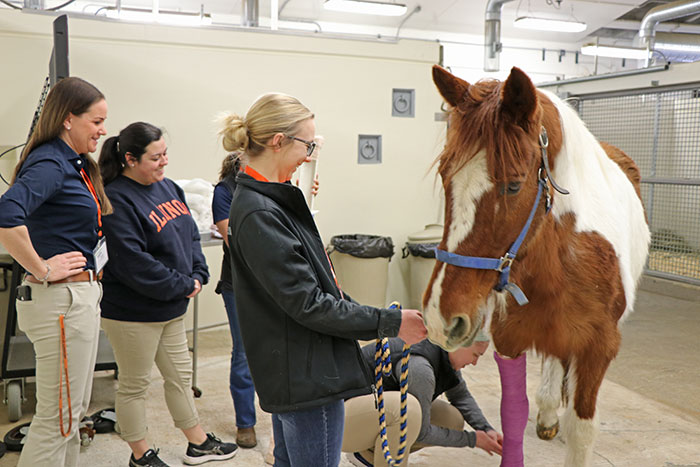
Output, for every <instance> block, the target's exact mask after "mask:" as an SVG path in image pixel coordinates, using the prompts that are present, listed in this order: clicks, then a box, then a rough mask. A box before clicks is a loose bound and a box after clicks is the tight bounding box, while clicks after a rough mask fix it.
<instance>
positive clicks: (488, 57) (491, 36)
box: [484, 0, 700, 71]
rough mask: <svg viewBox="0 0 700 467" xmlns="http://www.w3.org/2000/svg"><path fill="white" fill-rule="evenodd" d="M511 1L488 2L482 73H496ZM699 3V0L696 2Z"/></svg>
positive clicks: (493, 0) (492, 0)
mask: <svg viewBox="0 0 700 467" xmlns="http://www.w3.org/2000/svg"><path fill="white" fill-rule="evenodd" d="M512 1H513V0H489V3H488V4H487V5H486V17H485V21H484V71H498V70H499V68H500V66H501V64H500V56H501V49H502V48H503V44H501V7H503V4H504V3H508V2H512ZM698 1H700V0H698Z"/></svg>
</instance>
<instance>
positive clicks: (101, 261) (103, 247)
mask: <svg viewBox="0 0 700 467" xmlns="http://www.w3.org/2000/svg"><path fill="white" fill-rule="evenodd" d="M92 256H93V257H94V258H95V272H96V274H99V273H100V272H101V271H102V268H104V267H105V264H107V261H109V254H107V240H106V239H105V238H104V237H103V238H101V239H99V240H98V241H97V246H96V247H95V249H94V250H92Z"/></svg>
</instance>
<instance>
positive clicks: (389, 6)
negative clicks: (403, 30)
mask: <svg viewBox="0 0 700 467" xmlns="http://www.w3.org/2000/svg"><path fill="white" fill-rule="evenodd" d="M323 8H325V9H326V10H332V11H342V12H344V13H360V14H364V15H380V16H403V15H405V14H406V11H407V10H408V9H407V8H406V5H402V4H400V3H384V2H368V1H364V0H326V2H325V3H324V4H323Z"/></svg>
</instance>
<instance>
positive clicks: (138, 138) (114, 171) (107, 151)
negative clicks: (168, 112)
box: [98, 122, 163, 185]
mask: <svg viewBox="0 0 700 467" xmlns="http://www.w3.org/2000/svg"><path fill="white" fill-rule="evenodd" d="M162 136H163V131H162V130H161V129H160V128H158V127H157V126H155V125H151V124H150V123H145V122H135V123H132V124H131V125H129V126H127V127H126V128H124V129H123V130H122V131H120V132H119V136H112V137H111V138H108V139H107V140H106V141H105V142H104V144H103V145H102V150H101V151H100V158H99V161H98V164H99V166H100V172H101V173H102V179H103V180H104V183H105V185H107V184H108V183H111V182H113V181H114V179H115V178H117V177H118V176H119V175H121V173H122V172H123V171H124V166H126V154H127V153H129V154H131V155H132V156H133V157H134V159H136V160H137V161H140V160H141V156H143V155H144V154H145V153H146V147H147V146H148V145H149V144H151V143H152V142H154V141H158V140H159V139H160V138H161V137H162Z"/></svg>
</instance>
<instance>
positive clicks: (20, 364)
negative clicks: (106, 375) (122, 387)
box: [0, 251, 117, 422]
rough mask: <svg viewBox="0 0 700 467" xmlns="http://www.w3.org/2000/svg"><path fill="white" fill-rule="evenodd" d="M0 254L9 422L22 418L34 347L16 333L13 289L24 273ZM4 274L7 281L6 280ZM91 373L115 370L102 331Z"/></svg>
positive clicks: (3, 375) (4, 377)
mask: <svg viewBox="0 0 700 467" xmlns="http://www.w3.org/2000/svg"><path fill="white" fill-rule="evenodd" d="M2 253H4V251H0V270H1V271H2V286H3V288H2V290H5V291H7V292H9V297H8V301H7V306H6V307H5V306H2V305H3V304H0V328H1V326H2V324H4V326H5V328H4V336H5V339H4V341H3V344H2V365H1V366H0V377H1V378H2V385H3V389H4V391H3V394H4V398H3V402H4V403H5V404H6V405H7V415H8V418H9V420H10V421H11V422H16V421H17V420H19V419H20V418H21V417H22V402H23V401H24V385H25V378H27V377H28V376H35V372H36V366H35V365H36V363H35V355H34V347H33V346H32V343H31V342H30V341H29V339H28V338H27V336H25V335H24V334H21V333H20V334H18V333H17V329H16V327H17V310H16V308H15V299H16V298H17V286H18V285H20V283H21V282H22V281H21V279H22V276H23V274H24V270H23V269H22V267H21V266H20V265H19V264H18V263H17V262H16V261H14V260H13V259H12V258H11V257H10V256H9V255H6V254H4V255H3V254H2ZM8 273H9V274H10V278H9V280H8ZM99 339H100V340H99V344H98V348H97V360H96V363H95V370H100V371H101V370H116V369H117V364H116V362H115V360H114V354H113V353H112V347H111V346H110V344H109V341H108V340H107V336H105V334H104V332H103V331H100V338H99Z"/></svg>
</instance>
